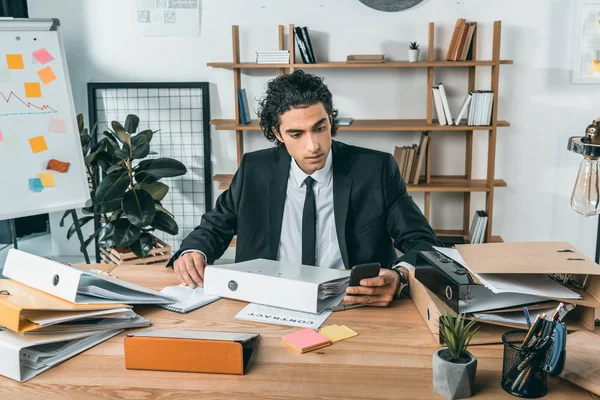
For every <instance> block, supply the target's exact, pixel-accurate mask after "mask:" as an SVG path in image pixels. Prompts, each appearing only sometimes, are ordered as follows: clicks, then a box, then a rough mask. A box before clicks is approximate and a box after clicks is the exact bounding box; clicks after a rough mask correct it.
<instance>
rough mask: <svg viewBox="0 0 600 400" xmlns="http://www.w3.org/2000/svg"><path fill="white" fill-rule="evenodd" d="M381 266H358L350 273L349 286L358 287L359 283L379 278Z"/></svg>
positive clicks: (373, 264) (376, 264) (372, 264)
mask: <svg viewBox="0 0 600 400" xmlns="http://www.w3.org/2000/svg"><path fill="white" fill-rule="evenodd" d="M380 269H381V265H380V264H379V263H367V264H359V265H355V266H354V267H352V270H351V271H350V286H360V281H361V280H363V279H367V278H375V277H376V276H379V270H380Z"/></svg>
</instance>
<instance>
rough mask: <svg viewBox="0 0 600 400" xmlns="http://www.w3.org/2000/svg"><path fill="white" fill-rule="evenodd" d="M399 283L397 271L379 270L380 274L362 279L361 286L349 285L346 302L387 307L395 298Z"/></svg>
mask: <svg viewBox="0 0 600 400" xmlns="http://www.w3.org/2000/svg"><path fill="white" fill-rule="evenodd" d="M399 284H400V278H399V277H398V274H397V273H395V272H394V271H391V270H389V269H382V270H380V271H379V276H377V277H375V278H368V279H363V280H362V281H360V286H350V287H348V289H346V293H347V295H346V297H344V303H354V304H366V305H369V306H376V307H385V306H387V305H389V304H390V302H391V301H392V300H393V299H394V294H395V293H396V290H397V289H398V285H399Z"/></svg>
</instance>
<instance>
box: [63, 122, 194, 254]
mask: <svg viewBox="0 0 600 400" xmlns="http://www.w3.org/2000/svg"><path fill="white" fill-rule="evenodd" d="M77 122H78V125H79V133H80V138H81V145H82V150H83V155H84V159H85V166H86V169H87V174H88V181H89V184H90V191H91V193H90V194H91V199H92V202H91V205H89V206H88V207H86V208H84V209H83V211H84V212H85V213H87V214H95V215H99V216H100V218H101V228H100V229H98V230H96V231H95V232H94V233H93V234H92V235H91V236H90V237H89V238H88V239H87V240H86V241H85V243H84V244H83V245H84V246H87V245H88V244H89V243H90V242H91V241H92V240H94V239H95V238H96V237H97V239H98V244H99V246H101V247H116V248H121V249H129V250H131V251H132V252H133V253H134V254H135V255H137V256H138V257H141V258H144V257H146V255H148V252H149V251H150V250H151V249H152V246H153V244H154V237H153V236H152V235H151V234H150V233H151V232H152V231H154V230H155V229H157V230H160V231H163V232H167V233H169V234H171V235H176V234H177V233H178V231H179V227H178V226H177V222H175V220H174V219H173V216H172V214H171V213H170V212H169V211H168V210H166V209H165V208H164V207H163V206H162V204H161V201H162V200H163V199H164V197H165V196H166V195H167V193H168V191H169V187H168V186H167V185H166V184H164V183H163V182H160V180H161V179H162V178H170V177H175V176H181V175H184V174H185V173H186V172H187V170H186V168H185V166H184V165H183V164H182V163H181V162H179V161H177V160H174V159H172V158H154V159H148V160H144V158H146V157H147V156H148V155H150V154H156V153H152V152H150V142H151V140H152V137H153V136H154V134H155V133H156V131H152V130H150V129H148V130H144V131H141V132H139V133H136V132H137V128H138V126H139V118H138V117H137V116H136V115H128V116H127V118H126V120H125V125H121V124H120V123H119V122H117V121H112V123H111V127H112V130H110V129H109V130H108V131H105V132H104V134H103V137H102V139H101V140H99V141H98V142H97V143H96V144H95V145H94V146H91V143H92V140H91V139H92V135H93V134H94V133H95V129H92V133H90V132H88V130H87V128H84V124H83V117H82V116H81V115H78V116H77ZM98 177H101V180H100V181H98V179H97V178H98ZM65 215H66V214H65ZM64 218H65V217H64V216H63V221H61V226H62V224H63V223H64ZM93 219H94V217H92V216H86V217H83V218H81V219H80V220H79V222H80V224H81V225H84V224H86V223H88V222H89V221H91V220H93ZM74 232H75V226H74V225H73V226H71V228H70V229H69V231H68V232H67V237H68V238H70V237H71V236H72V235H73V233H74Z"/></svg>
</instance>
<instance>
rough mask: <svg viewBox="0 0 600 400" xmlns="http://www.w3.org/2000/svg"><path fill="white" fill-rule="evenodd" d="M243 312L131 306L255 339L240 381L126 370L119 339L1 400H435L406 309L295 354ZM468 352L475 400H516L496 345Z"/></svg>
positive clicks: (166, 275)
mask: <svg viewBox="0 0 600 400" xmlns="http://www.w3.org/2000/svg"><path fill="white" fill-rule="evenodd" d="M112 275H113V276H117V277H119V278H121V279H124V280H128V281H131V282H134V283H138V284H141V285H144V286H146V287H149V288H153V289H157V290H159V289H161V288H163V287H164V286H168V285H175V284H177V281H176V278H175V275H174V273H173V272H172V270H170V269H168V270H167V269H164V268H162V266H160V265H154V266H123V267H117V268H116V269H114V270H113V271H112ZM245 305H246V303H243V302H238V301H232V300H225V299H223V300H220V301H218V302H216V303H213V304H211V305H209V306H207V307H204V308H202V309H199V310H196V311H194V312H192V313H190V314H187V315H181V314H177V313H173V312H170V311H166V310H163V309H160V308H158V307H153V306H143V307H136V311H137V312H138V313H139V314H141V315H143V316H145V317H146V318H149V319H150V321H151V322H152V325H153V326H152V327H151V328H146V329H152V328H162V329H206V330H225V331H244V332H258V333H260V334H261V339H260V344H259V347H258V351H257V352H256V353H255V354H254V356H253V358H252V360H251V361H250V367H249V371H248V373H247V374H246V375H244V376H237V375H211V374H192V373H174V372H162V371H134V370H127V369H125V361H124V356H123V337H124V334H121V335H118V336H116V337H114V338H112V339H110V340H108V341H106V342H104V343H102V344H100V345H98V346H96V347H94V348H92V349H90V350H88V351H86V352H84V353H82V354H80V355H78V356H76V357H74V358H72V359H70V360H67V361H66V362H64V363H63V364H61V365H58V366H56V367H54V368H52V369H50V370H49V371H47V372H44V373H43V374H41V375H40V376H38V377H36V378H34V379H32V380H31V381H29V382H27V383H24V384H21V383H17V382H14V381H11V380H9V379H6V378H2V377H0V397H2V398H9V399H10V398H18V399H23V398H36V399H39V398H42V399H44V400H47V399H52V398H66V397H68V398H90V397H93V398H99V399H133V398H135V399H156V398H169V399H172V398H173V399H192V398H203V399H208V398H211V399H213V398H224V399H257V398H260V399H266V398H278V399H282V398H319V399H340V398H344V399H392V398H393V399H443V397H441V396H438V395H436V394H435V393H434V392H433V389H432V378H431V373H432V371H431V360H432V354H433V352H434V351H435V350H436V349H437V348H438V347H437V346H436V343H435V341H434V339H433V336H432V335H431V333H430V331H429V330H428V329H427V326H426V325H425V323H424V322H423V321H422V319H421V316H420V315H419V313H418V311H417V309H416V308H415V306H414V305H413V303H412V302H411V301H410V300H402V301H398V302H395V303H394V304H393V305H392V306H390V307H388V308H369V309H367V308H362V309H354V310H348V311H343V312H338V313H333V314H332V316H331V317H330V318H329V319H328V320H327V321H326V322H325V325H330V324H345V325H348V326H349V327H351V328H352V329H354V330H355V331H356V332H358V333H359V336H357V337H355V338H352V339H348V340H345V341H342V342H338V343H335V344H334V345H332V346H329V347H326V348H323V349H320V350H317V351H314V352H311V353H307V354H302V355H301V354H297V353H295V352H293V351H292V350H291V349H289V348H287V347H286V346H285V345H284V344H283V343H282V342H281V337H282V336H283V335H285V334H287V333H289V332H292V331H294V330H296V329H297V328H292V327H285V326H279V325H270V324H259V323H252V322H246V321H241V320H237V319H234V318H233V317H234V316H235V315H236V314H237V313H238V312H239V311H240V310H241V309H242V308H243V307H244V306H245ZM132 331H133V330H129V332H132ZM470 350H471V352H472V353H473V354H474V355H475V356H476V357H477V358H478V370H477V380H476V382H477V386H478V387H477V392H476V395H475V398H484V399H500V398H503V399H514V398H515V397H512V396H510V395H508V394H507V393H505V392H504V391H503V390H502V388H501V387H500V376H501V369H502V348H501V346H498V345H494V346H478V347H471V348H470ZM548 385H549V394H548V395H547V396H546V397H545V398H548V399H569V400H576V399H593V398H594V397H592V396H591V395H590V394H589V393H588V392H587V391H584V390H583V389H581V388H579V387H577V386H574V385H571V384H570V383H568V382H565V381H562V380H561V379H558V378H551V379H550V380H549V383H548Z"/></svg>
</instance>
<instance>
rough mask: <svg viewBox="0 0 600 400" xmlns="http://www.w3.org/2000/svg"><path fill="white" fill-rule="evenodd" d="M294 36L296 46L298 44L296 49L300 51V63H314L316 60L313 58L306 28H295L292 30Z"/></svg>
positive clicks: (313, 54)
mask: <svg viewBox="0 0 600 400" xmlns="http://www.w3.org/2000/svg"><path fill="white" fill-rule="evenodd" d="M294 34H295V37H296V44H298V49H299V50H300V57H302V62H303V63H304V64H314V63H316V62H317V60H316V58H315V53H314V50H313V47H312V42H311V41H310V34H309V33H308V28H307V27H305V26H304V27H300V26H297V27H295V28H294Z"/></svg>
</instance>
